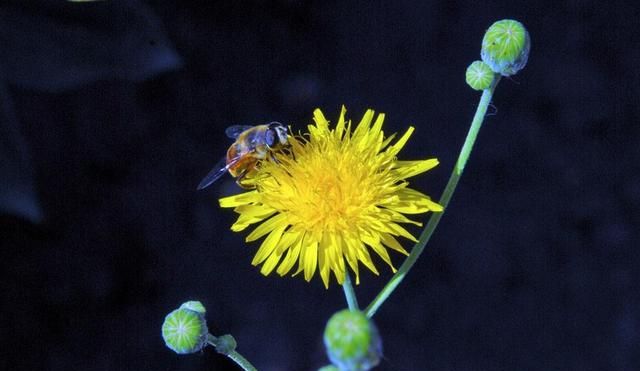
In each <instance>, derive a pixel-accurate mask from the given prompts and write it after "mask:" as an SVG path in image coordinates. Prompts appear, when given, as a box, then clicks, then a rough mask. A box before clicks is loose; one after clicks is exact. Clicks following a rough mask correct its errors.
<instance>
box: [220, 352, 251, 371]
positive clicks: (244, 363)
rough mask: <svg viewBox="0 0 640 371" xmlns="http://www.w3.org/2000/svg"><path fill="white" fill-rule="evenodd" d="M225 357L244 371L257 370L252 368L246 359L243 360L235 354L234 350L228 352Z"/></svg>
mask: <svg viewBox="0 0 640 371" xmlns="http://www.w3.org/2000/svg"><path fill="white" fill-rule="evenodd" d="M227 357H229V358H231V359H232V360H233V361H234V362H235V363H237V364H238V366H240V367H242V369H243V370H245V371H257V370H258V369H257V368H255V367H253V365H252V364H251V363H250V362H249V361H248V360H247V359H246V358H244V357H243V356H242V355H241V354H240V353H238V352H236V351H235V350H233V351H231V352H229V354H227Z"/></svg>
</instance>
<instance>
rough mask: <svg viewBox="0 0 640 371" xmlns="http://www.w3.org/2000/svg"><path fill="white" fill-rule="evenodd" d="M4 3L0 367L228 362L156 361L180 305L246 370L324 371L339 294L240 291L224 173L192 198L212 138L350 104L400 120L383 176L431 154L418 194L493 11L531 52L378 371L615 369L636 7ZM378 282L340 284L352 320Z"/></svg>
mask: <svg viewBox="0 0 640 371" xmlns="http://www.w3.org/2000/svg"><path fill="white" fill-rule="evenodd" d="M631 3H632V2H630V4H631ZM4 4H5V5H2V6H1V7H0V77H1V79H2V80H1V84H0V89H1V90H0V92H1V103H2V106H1V108H2V110H1V112H0V113H1V115H2V117H1V118H2V122H1V123H0V161H2V164H1V166H0V181H1V182H0V186H1V187H2V188H0V211H1V212H2V216H1V217H0V242H1V245H2V246H1V249H0V293H1V294H0V295H1V298H2V301H1V306H0V309H1V314H0V339H1V340H0V341H1V343H0V353H2V354H0V356H1V357H0V368H2V369H6V370H10V369H11V370H15V369H30V370H36V369H43V370H44V369H46V370H226V369H229V370H232V369H238V368H237V367H235V366H234V365H233V364H232V363H231V362H230V361H228V360H226V359H225V358H224V357H223V356H220V355H217V354H216V353H215V352H214V351H213V349H209V348H207V349H205V351H204V352H202V353H200V354H194V355H188V356H178V355H176V354H174V353H173V352H171V351H170V350H168V349H167V348H166V347H165V346H164V343H163V341H162V338H161V336H160V326H161V324H162V321H163V318H164V316H165V315H166V314H167V313H168V312H169V311H171V310H172V309H174V308H176V307H177V306H179V305H180V303H181V302H183V301H186V300H189V299H198V300H201V301H202V302H203V303H204V304H205V306H206V307H207V310H208V313H207V318H208V323H209V327H210V330H211V332H212V333H214V334H216V335H221V334H224V333H232V334H233V335H234V336H235V337H236V339H237V341H238V343H239V348H238V349H239V351H240V352H241V353H242V354H243V355H245V356H246V357H247V358H249V359H250V360H251V361H252V362H253V363H254V364H255V365H256V366H257V367H258V369H260V370H267V371H269V370H314V369H316V368H318V367H319V366H322V365H324V364H326V363H327V360H326V357H325V355H324V349H323V345H322V338H321V335H322V331H323V326H324V323H325V321H326V319H327V318H328V317H329V316H330V315H331V314H332V313H333V312H335V311H336V310H338V309H340V308H343V307H344V306H345V305H346V304H345V301H344V297H343V293H342V290H341V288H340V287H339V286H338V285H335V284H333V285H332V286H331V287H330V288H329V290H325V289H324V287H323V285H322V283H321V281H320V279H319V278H318V277H315V279H314V280H313V281H312V282H311V283H306V282H305V281H304V280H303V279H302V278H300V277H294V278H291V277H287V278H280V277H278V276H276V275H273V276H269V277H266V278H265V277H263V276H261V275H260V274H259V272H258V269H257V268H255V267H252V266H251V264H250V261H251V259H252V257H253V255H254V253H255V252H256V250H257V248H258V246H259V244H258V243H250V244H246V243H244V240H243V238H244V237H245V236H246V234H247V233H246V232H245V233H232V232H231V231H230V230H229V226H230V225H231V223H232V222H233V220H234V218H235V214H233V212H231V211H230V210H228V209H224V210H223V209H220V208H219V206H218V204H217V198H218V197H219V196H221V195H223V194H231V193H234V192H237V191H238V189H237V188H236V186H235V184H234V183H233V181H232V179H230V178H229V177H226V178H225V179H224V181H220V182H219V183H216V184H215V185H214V186H212V187H210V188H208V189H207V190H206V191H201V192H196V191H195V187H196V185H197V184H198V182H199V180H200V179H201V177H202V176H204V175H205V174H206V173H207V172H208V171H209V170H210V167H211V166H213V165H214V164H215V163H216V162H217V160H218V159H219V158H220V157H221V156H222V155H223V154H224V152H225V150H226V148H227V146H228V145H229V140H228V139H227V138H225V137H224V134H223V129H224V128H225V127H226V126H228V125H230V124H237V123H243V124H246V123H262V122H265V121H271V120H279V121H282V122H284V123H286V124H290V125H292V126H293V128H294V130H304V127H305V125H306V124H308V123H310V122H311V118H312V112H313V109H314V108H316V107H320V108H322V109H323V111H324V112H325V114H326V116H327V118H329V119H330V120H336V118H337V115H338V113H339V109H340V106H341V105H342V104H345V105H346V107H347V109H348V116H349V117H351V118H353V119H354V120H357V119H359V118H360V117H361V115H362V113H363V112H364V110H365V109H366V108H369V107H371V108H374V109H375V110H377V111H381V112H385V113H387V120H386V130H387V132H394V131H401V130H404V129H405V128H406V127H407V126H408V125H410V124H412V125H415V126H416V132H415V135H414V136H413V137H412V139H411V141H410V142H409V144H408V145H407V148H406V149H405V151H404V152H403V153H402V154H401V157H402V158H404V159H422V158H429V157H437V158H439V159H440V162H441V164H440V166H438V167H437V168H436V169H435V170H433V171H430V172H428V173H427V174H425V175H422V176H419V177H417V178H415V179H414V180H413V181H412V185H413V187H414V188H416V189H420V190H423V191H425V192H427V193H428V194H430V195H432V196H433V197H434V198H436V199H437V198H438V197H439V195H440V193H441V192H442V189H443V188H444V185H445V183H446V180H447V177H448V175H449V173H450V171H451V169H452V167H453V165H454V161H455V159H456V157H457V154H458V151H459V148H460V146H461V145H462V142H463V140H464V136H465V133H466V130H467V128H468V124H469V122H470V120H471V117H472V115H473V113H474V110H475V106H476V104H477V101H478V98H479V95H480V94H479V93H478V92H474V91H472V90H471V89H469V88H468V87H467V86H466V84H465V82H464V71H465V68H466V67H467V65H468V64H469V63H471V62H472V61H473V60H476V59H478V58H479V48H480V42H481V39H482V36H483V32H484V30H485V29H486V28H487V27H488V26H489V25H490V24H491V23H493V22H494V21H496V20H499V19H503V18H513V19H517V20H520V21H522V22H523V23H524V24H525V25H526V26H527V28H528V30H529V32H530V34H531V37H532V50H531V55H530V58H529V64H528V65H527V67H526V68H525V69H524V70H523V71H522V72H521V73H520V74H518V75H516V76H515V77H514V78H513V79H511V80H509V79H505V80H503V81H502V82H501V83H500V86H499V87H498V89H497V91H496V94H495V97H494V107H493V108H491V109H490V111H491V112H493V113H494V115H492V116H490V117H488V118H487V120H486V122H485V126H484V128H483V129H482V131H481V133H480V136H479V139H478V142H477V143H476V150H475V151H474V153H473V154H472V156H471V160H470V162H469V164H468V165H467V168H466V173H465V175H464V177H463V178H462V181H461V183H460V185H459V187H458V190H457V192H456V194H455V195H454V198H453V201H452V203H451V204H450V207H449V208H448V210H447V213H446V214H445V216H444V218H443V219H442V222H441V224H440V227H439V228H438V230H437V231H436V234H435V235H434V238H433V239H432V241H431V243H430V244H429V246H428V248H427V250H426V252H425V253H424V254H423V256H422V257H421V259H420V261H419V262H418V264H416V266H415V267H414V269H413V270H412V271H411V273H410V274H409V276H408V277H407V279H406V280H405V282H404V283H403V284H402V285H401V286H400V288H399V289H398V290H397V291H396V292H395V293H394V294H393V296H392V297H391V298H390V300H389V301H388V302H386V303H385V304H384V306H383V307H382V308H381V309H380V311H379V312H378V313H377V314H376V316H375V321H376V323H377V324H378V327H379V328H380V332H381V334H382V336H383V339H384V347H385V359H384V360H383V363H382V365H381V367H380V368H379V369H380V370H418V369H419V370H637V369H640V347H639V344H640V335H639V334H640V312H639V309H638V308H639V307H640V295H639V293H640V291H639V290H638V279H639V278H640V277H639V275H638V265H639V264H640V255H639V254H638V252H637V250H636V248H637V245H638V244H637V241H640V234H639V233H638V224H639V222H640V213H639V212H638V210H639V207H640V172H639V170H640V165H639V164H640V149H639V148H640V146H639V145H638V143H640V120H639V118H640V112H639V111H640V108H639V105H638V103H639V102H640V99H639V97H640V94H639V93H640V91H639V90H640V72H639V71H640V69H639V68H638V65H637V63H638V62H639V61H640V48H639V47H638V46H639V45H640V37H639V32H638V30H637V29H638V19H640V12H639V10H638V8H636V7H631V6H628V4H623V3H619V2H611V3H606V4H605V3H602V2H600V1H568V2H556V1H547V2H531V1H530V2H521V3H518V2H514V1H495V2H477V3H473V4H472V3H466V2H460V1H439V2H435V1H425V2H421V1H393V2H385V4H382V3H379V2H343V1H340V2H333V1H286V0H280V1H273V2H270V1H242V2H239V1H238V2H211V1H200V2H193V1H180V2H164V1H150V2H146V3H142V2H137V1H105V2H100V3H91V4H87V3H84V4H69V3H65V2H63V1H38V2H23V1H14V2H10V3H6V2H5V3H4ZM7 4H8V5H7ZM231 4H234V5H231ZM421 220H426V217H424V216H422V217H421ZM413 231H414V232H415V233H418V230H415V229H414V230H413ZM406 246H407V247H409V244H408V243H407V244H406ZM393 258H394V262H395V263H396V266H399V265H400V263H401V261H402V258H401V256H399V255H398V254H395V255H393ZM376 263H377V265H378V266H379V267H382V265H381V262H380V261H377V262H376ZM382 272H383V273H382V274H381V276H380V277H376V276H374V275H372V274H369V273H364V274H363V276H362V284H361V285H360V286H358V287H357V293H358V297H359V299H360V302H361V303H362V304H363V305H366V304H367V303H368V302H369V301H370V300H371V299H372V298H373V296H374V295H375V294H376V293H377V292H378V291H379V290H380V288H381V287H382V286H383V285H384V283H385V282H386V281H387V280H388V279H389V278H390V277H391V273H390V272H389V271H388V269H386V267H383V269H382Z"/></svg>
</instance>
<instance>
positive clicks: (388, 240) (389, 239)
mask: <svg viewBox="0 0 640 371" xmlns="http://www.w3.org/2000/svg"><path fill="white" fill-rule="evenodd" d="M380 240H381V241H382V243H383V244H384V245H385V246H387V247H389V248H390V249H393V250H395V251H398V252H400V253H402V254H404V255H409V253H408V252H407V250H405V249H404V247H402V245H401V244H400V242H398V240H396V238H395V237H393V236H392V235H390V234H387V233H381V234H380Z"/></svg>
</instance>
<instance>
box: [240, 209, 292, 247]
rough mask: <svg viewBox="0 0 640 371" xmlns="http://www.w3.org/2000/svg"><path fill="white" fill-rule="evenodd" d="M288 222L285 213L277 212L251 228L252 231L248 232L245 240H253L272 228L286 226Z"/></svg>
mask: <svg viewBox="0 0 640 371" xmlns="http://www.w3.org/2000/svg"><path fill="white" fill-rule="evenodd" d="M288 224H289V223H288V222H287V214H278V215H276V216H273V217H271V218H270V219H267V220H266V221H265V222H263V223H262V224H260V225H259V226H257V227H256V229H254V230H253V232H251V233H249V235H248V236H247V238H245V241H247V242H251V241H255V240H257V239H258V238H260V237H262V236H264V235H265V234H267V233H269V232H271V231H272V230H274V229H276V228H278V227H282V226H285V227H286V226H287V225H288Z"/></svg>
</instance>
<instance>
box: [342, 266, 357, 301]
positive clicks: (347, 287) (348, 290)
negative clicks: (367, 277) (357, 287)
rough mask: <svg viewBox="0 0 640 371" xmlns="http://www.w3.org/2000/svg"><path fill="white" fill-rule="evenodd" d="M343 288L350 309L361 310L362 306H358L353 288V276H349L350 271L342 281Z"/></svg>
mask: <svg viewBox="0 0 640 371" xmlns="http://www.w3.org/2000/svg"><path fill="white" fill-rule="evenodd" d="M342 289H343V290H344V296H345V298H346V299H347V305H348V306H349V310H360V307H358V299H357V298H356V292H355V291H354V290H353V285H352V284H351V277H349V272H347V273H346V274H345V277H344V282H343V283H342Z"/></svg>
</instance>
